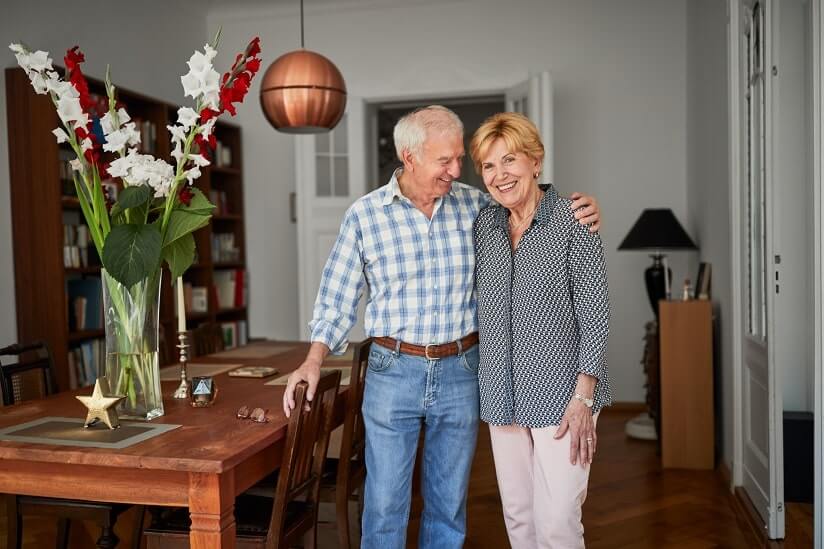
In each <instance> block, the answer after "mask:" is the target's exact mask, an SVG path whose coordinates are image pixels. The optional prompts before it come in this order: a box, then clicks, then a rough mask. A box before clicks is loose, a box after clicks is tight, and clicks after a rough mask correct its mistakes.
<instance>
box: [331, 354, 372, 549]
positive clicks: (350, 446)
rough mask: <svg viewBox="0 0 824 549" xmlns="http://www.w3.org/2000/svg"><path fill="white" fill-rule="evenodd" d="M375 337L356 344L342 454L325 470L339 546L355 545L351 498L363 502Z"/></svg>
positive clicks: (342, 437) (347, 397) (347, 400)
mask: <svg viewBox="0 0 824 549" xmlns="http://www.w3.org/2000/svg"><path fill="white" fill-rule="evenodd" d="M371 345H372V340H371V339H367V340H365V341H363V342H361V343H359V344H358V345H357V346H356V347H355V352H354V356H353V359H352V372H351V374H350V377H349V389H348V390H347V391H346V412H345V414H346V415H345V417H344V420H343V434H342V436H341V444H340V456H339V458H338V459H327V460H326V468H325V473H324V475H323V480H322V481H321V496H320V497H321V501H331V502H334V503H335V514H336V522H337V524H336V526H337V531H338V547H339V548H341V549H346V548H350V547H352V545H351V541H350V539H351V538H350V528H349V502H350V501H357V502H358V510H359V513H358V514H360V509H361V506H360V502H361V495H362V487H363V482H364V480H365V479H366V460H365V458H364V451H365V450H366V430H365V428H364V425H363V415H362V414H361V406H362V404H363V388H364V382H365V380H366V370H367V363H368V361H369V349H370V347H371Z"/></svg>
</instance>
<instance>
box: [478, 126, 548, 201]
mask: <svg viewBox="0 0 824 549" xmlns="http://www.w3.org/2000/svg"><path fill="white" fill-rule="evenodd" d="M539 170H540V163H539V162H538V161H537V160H535V159H533V158H530V157H529V156H527V155H526V154H524V153H522V152H514V151H510V150H509V148H508V147H507V145H506V142H505V141H504V140H503V139H502V138H500V137H499V138H498V139H496V140H495V141H493V142H492V144H491V145H490V146H489V149H487V151H486V154H485V155H484V157H483V158H482V159H481V176H482V177H483V180H484V184H485V185H486V189H487V190H488V191H489V194H491V195H492V198H494V199H495V201H496V202H497V203H498V204H500V205H501V206H503V207H505V208H507V209H509V210H511V209H513V208H524V207H528V206H529V205H530V204H531V203H532V201H533V200H534V193H535V186H536V185H537V180H536V179H535V174H536V173H537V172H538V171H539Z"/></svg>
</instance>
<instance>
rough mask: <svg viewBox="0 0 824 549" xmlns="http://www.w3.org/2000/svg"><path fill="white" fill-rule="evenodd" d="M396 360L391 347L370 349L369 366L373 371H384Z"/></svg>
mask: <svg viewBox="0 0 824 549" xmlns="http://www.w3.org/2000/svg"><path fill="white" fill-rule="evenodd" d="M394 362H395V354H394V353H393V352H392V351H390V350H389V349H386V350H383V349H381V350H377V349H372V350H371V351H369V361H368V362H367V364H368V368H369V369H370V370H372V371H373V372H383V371H385V370H386V369H387V368H389V367H390V366H392V364H393V363H394Z"/></svg>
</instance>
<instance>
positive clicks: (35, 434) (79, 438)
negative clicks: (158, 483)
mask: <svg viewBox="0 0 824 549" xmlns="http://www.w3.org/2000/svg"><path fill="white" fill-rule="evenodd" d="M84 422H85V418H82V419H81V418H74V417H43V418H40V419H35V420H34V421H28V422H26V423H21V424H19V425H12V426H11V427H6V428H4V429H0V440H8V441H13V442H29V443H34V444H56V445H58V446H83V447H86V448H109V449H121V448H128V447H129V446H132V445H133V444H137V443H138V442H143V441H144V440H148V439H150V438H152V437H156V436H157V435H162V434H163V433H166V432H168V431H171V430H172V429H177V428H178V427H180V425H172V424H168V423H142V422H134V421H124V422H121V423H120V428H118V429H109V428H108V427H106V425H104V424H103V422H98V423H97V424H95V425H93V426H91V427H88V428H85V429H84V428H83V423H84Z"/></svg>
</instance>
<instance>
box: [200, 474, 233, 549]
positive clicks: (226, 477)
mask: <svg viewBox="0 0 824 549" xmlns="http://www.w3.org/2000/svg"><path fill="white" fill-rule="evenodd" d="M189 515H190V517H191V519H192V528H191V530H190V531H189V544H190V546H191V548H192V549H213V548H221V549H224V548H228V549H234V547H235V535H236V532H235V485H234V475H232V473H231V472H228V473H224V474H213V473H189Z"/></svg>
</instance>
